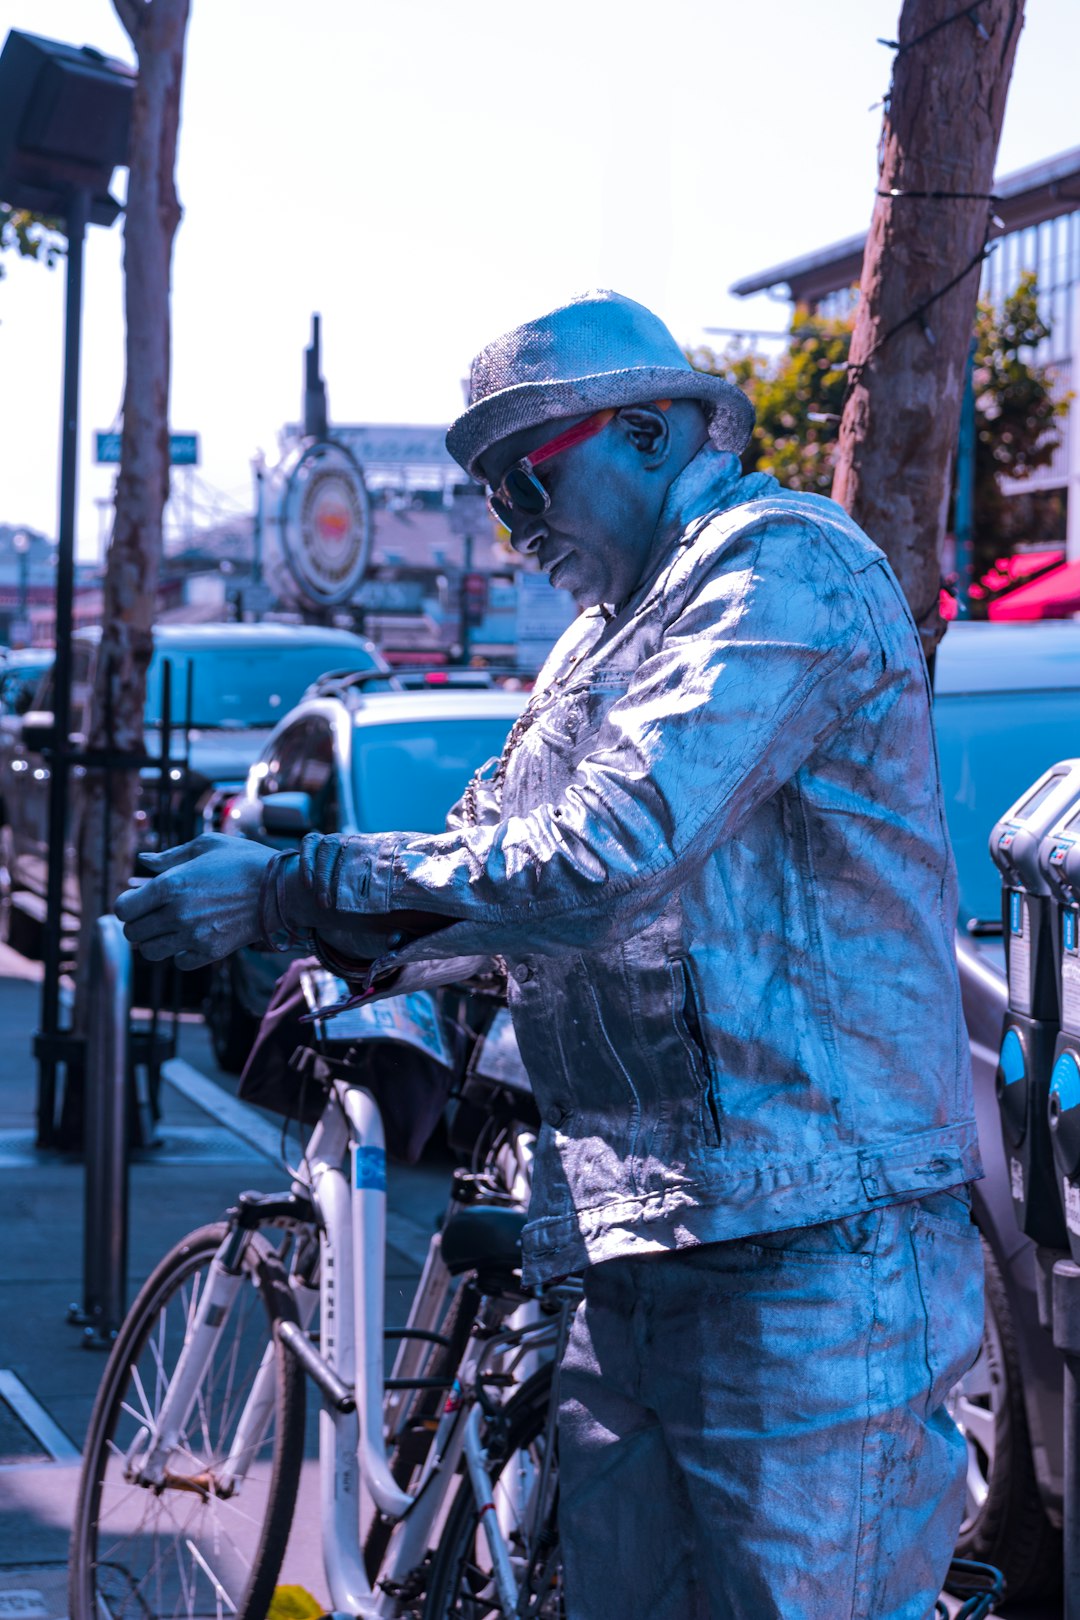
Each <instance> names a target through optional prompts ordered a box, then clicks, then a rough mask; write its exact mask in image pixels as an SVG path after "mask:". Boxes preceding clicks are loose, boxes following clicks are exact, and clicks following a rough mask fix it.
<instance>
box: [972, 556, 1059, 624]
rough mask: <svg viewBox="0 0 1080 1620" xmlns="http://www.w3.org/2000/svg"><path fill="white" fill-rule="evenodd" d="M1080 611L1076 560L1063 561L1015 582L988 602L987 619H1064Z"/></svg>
mask: <svg viewBox="0 0 1080 1620" xmlns="http://www.w3.org/2000/svg"><path fill="white" fill-rule="evenodd" d="M1072 613H1080V561H1077V562H1071V563H1063V564H1062V566H1061V567H1060V568H1054V569H1052V570H1051V571H1050V573H1049V574H1043V575H1042V576H1041V577H1040V578H1039V579H1033V580H1032V582H1031V584H1030V585H1018V586H1017V588H1016V590H1015V591H1009V592H1008V594H1007V595H1006V596H1003V597H1002V598H1001V599H1000V601H997V602H991V604H990V608H989V614H990V617H991V619H995V620H996V619H1067V618H1068V617H1069V615H1070V614H1072Z"/></svg>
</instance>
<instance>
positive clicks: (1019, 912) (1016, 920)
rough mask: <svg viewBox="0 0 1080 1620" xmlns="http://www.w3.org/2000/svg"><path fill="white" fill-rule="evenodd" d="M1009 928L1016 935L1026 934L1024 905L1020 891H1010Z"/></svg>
mask: <svg viewBox="0 0 1080 1620" xmlns="http://www.w3.org/2000/svg"><path fill="white" fill-rule="evenodd" d="M1009 928H1010V931H1011V932H1012V933H1014V934H1022V933H1023V932H1024V903H1023V900H1022V899H1021V896H1020V891H1019V889H1010V891H1009Z"/></svg>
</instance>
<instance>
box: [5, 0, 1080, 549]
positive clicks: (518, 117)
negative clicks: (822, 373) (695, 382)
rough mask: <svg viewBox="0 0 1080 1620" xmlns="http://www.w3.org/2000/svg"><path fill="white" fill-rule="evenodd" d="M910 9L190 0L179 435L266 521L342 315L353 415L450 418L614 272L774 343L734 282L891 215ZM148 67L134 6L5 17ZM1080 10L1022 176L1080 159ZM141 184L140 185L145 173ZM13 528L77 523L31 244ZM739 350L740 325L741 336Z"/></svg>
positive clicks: (1017, 143)
mask: <svg viewBox="0 0 1080 1620" xmlns="http://www.w3.org/2000/svg"><path fill="white" fill-rule="evenodd" d="M898 15H899V4H898V0H826V3H824V4H822V3H821V0H759V3H758V4H756V5H746V4H734V3H732V0H662V3H660V4H652V5H645V4H644V3H643V0H544V3H543V4H542V5H538V4H534V3H521V0H509V3H508V0H502V3H498V0H457V3H456V4H455V5H452V6H451V5H447V4H446V0H394V3H384V4H382V5H379V6H376V5H374V4H373V3H371V0H359V3H357V0H306V3H305V4H303V5H301V4H299V3H298V0H291V3H290V0H192V18H191V24H190V28H189V33H188V50H187V64H186V72H185V82H184V106H183V122H182V126H181V131H180V156H179V165H178V183H179V192H180V198H181V202H182V204H183V207H184V220H183V223H182V225H181V227H180V230H179V232H178V235H177V239H176V248H175V257H174V267H173V288H174V297H173V386H172V425H173V426H174V428H176V429H177V430H195V431H197V432H198V433H199V434H200V435H201V440H202V457H203V465H202V468H201V474H202V477H203V478H204V479H205V480H206V481H207V482H208V483H209V484H210V485H212V486H214V487H215V488H216V489H217V490H220V491H221V492H222V493H223V496H224V497H225V498H226V501H227V503H228V504H231V505H233V506H238V505H244V506H246V505H247V504H248V500H249V490H250V471H249V467H250V458H251V456H252V455H253V454H254V452H255V451H256V450H257V449H259V448H260V447H261V448H262V449H264V450H265V451H266V452H267V453H268V454H269V455H270V456H271V457H273V454H274V451H275V446H276V441H277V432H278V429H279V428H280V427H281V426H282V424H283V423H284V422H286V421H294V420H296V419H297V418H298V416H299V413H300V406H301V389H302V376H303V373H302V351H303V348H304V346H305V344H306V343H307V341H308V336H309V330H310V318H311V313H312V311H313V310H318V311H320V312H321V314H322V317H323V370H324V374H325V376H326V378H327V385H328V391H329V398H330V411H331V419H332V420H333V419H335V418H336V419H337V420H339V421H343V422H345V421H353V422H355V421H372V422H377V421H386V422H395V421H397V422H407V421H414V422H445V421H449V420H450V418H451V417H453V416H454V415H456V414H457V412H458V410H459V409H460V407H461V400H462V395H461V378H462V377H463V376H464V375H465V373H466V370H467V367H468V362H469V359H470V357H471V355H472V354H473V353H474V352H475V350H476V349H477V348H479V347H480V346H481V345H482V344H483V343H485V342H487V341H488V340H489V339H490V338H492V337H495V336H497V335H498V334H499V333H500V332H502V331H505V330H506V329H507V328H508V327H510V326H512V325H515V324H516V323H517V322H518V321H519V320H521V319H527V318H528V317H530V316H532V315H536V314H539V313H541V312H542V311H544V310H546V309H549V308H551V307H552V306H553V305H555V304H557V303H561V302H562V301H563V300H564V299H565V298H566V296H567V295H569V294H570V293H573V292H576V291H579V290H581V289H583V288H586V287H591V286H610V287H615V288H617V289H618V290H619V291H621V292H624V293H627V294H629V295H630V296H632V297H634V298H638V299H640V300H641V301H643V302H644V303H647V304H650V305H652V307H654V308H655V309H656V310H657V311H658V312H659V313H660V314H661V315H662V316H663V317H664V319H665V320H666V321H667V322H668V325H669V326H670V327H671V328H672V330H673V331H674V332H675V334H676V336H677V337H678V338H679V339H680V340H681V341H682V342H684V343H691V342H696V341H698V340H700V339H701V337H702V335H703V334H702V328H704V327H706V326H711V325H736V324H739V323H744V324H749V325H755V326H759V327H765V328H768V329H773V328H777V327H779V326H781V325H782V324H783V323H784V320H785V316H786V306H785V305H783V304H777V303H775V302H773V301H771V300H770V299H769V298H768V297H767V296H765V295H762V296H760V297H758V298H755V299H750V300H738V299H732V298H730V297H729V296H728V293H727V289H728V287H729V286H730V284H731V283H732V282H733V281H736V280H738V279H739V278H740V277H742V276H745V275H748V274H750V273H751V272H753V271H756V270H760V269H763V268H766V267H768V266H770V265H772V264H775V263H778V262H781V261H783V260H785V259H788V258H792V257H795V256H796V255H798V254H801V253H803V252H808V251H810V250H812V249H813V248H815V247H819V246H823V245H825V244H827V243H829V242H832V241H834V240H836V239H838V238H841V237H844V236H848V235H851V234H853V233H854V232H856V231H859V230H862V229H864V228H865V227H866V225H867V224H868V222H869V218H870V212H871V208H872V204H873V190H874V183H875V176H876V169H875V153H876V143H877V137H878V132H879V128H880V121H881V112H880V109H875V110H874V111H869V110H868V109H869V107H870V104H871V103H872V102H877V101H879V99H880V97H881V96H882V94H883V93H884V91H885V90H886V89H887V87H888V82H889V74H890V65H891V53H890V52H889V51H887V50H886V49H884V48H883V47H882V46H881V45H878V44H876V43H875V39H876V36H878V35H884V36H886V37H893V36H894V35H895V31H896V23H897V17H898ZM12 27H14V28H22V29H26V30H28V31H30V32H33V33H38V34H43V35H46V36H49V37H52V38H56V39H62V40H66V41H69V42H71V43H73V44H77V45H81V44H93V45H96V46H97V47H98V48H99V49H102V50H105V51H108V52H111V53H113V54H116V55H121V56H125V57H127V58H130V50H129V49H128V47H127V41H126V37H125V36H124V34H123V32H122V30H121V29H120V26H119V24H118V23H117V21H116V19H115V16H114V14H113V11H112V7H111V5H110V4H109V0H0V37H3V36H6V33H7V30H8V28H12ZM1078 47H1080V5H1077V3H1076V0H1028V3H1027V22H1026V26H1025V29H1024V33H1023V35H1022V37H1021V41H1020V46H1019V51H1018V55H1017V65H1016V70H1015V73H1014V76H1013V84H1012V89H1011V92H1010V99H1009V107H1008V112H1007V115H1006V119H1005V130H1004V134H1003V137H1002V143H1001V150H1000V156H999V164H998V168H999V172H1008V171H1009V170H1010V169H1016V168H1020V167H1023V166H1025V165H1027V164H1029V163H1034V162H1038V161H1039V160H1040V159H1042V158H1044V157H1049V156H1051V155H1053V154H1054V153H1056V152H1059V151H1061V150H1063V149H1065V148H1068V147H1071V146H1075V145H1080V104H1078V101H1077V95H1076V83H1075V78H1076V63H1077V61H1078V60H1080V50H1078ZM117 181H118V184H119V185H120V187H121V188H122V185H123V176H122V175H118V176H117ZM121 250H122V229H121V227H120V226H119V225H118V226H117V227H114V229H113V230H111V231H105V230H101V229H92V230H91V232H90V235H89V239H88V245H87V256H86V282H85V304H84V339H83V381H82V414H81V449H82V454H81V458H80V474H79V496H80V500H79V535H78V538H79V552H80V555H81V556H84V557H87V556H94V555H95V554H96V552H97V544H98V513H97V511H96V510H95V506H94V501H95V498H101V497H105V496H107V495H108V493H109V490H110V488H111V477H112V475H111V472H110V471H109V469H106V468H98V467H95V466H94V465H93V463H92V459H91V456H92V442H93V441H92V433H93V430H94V429H95V428H107V427H110V426H112V425H113V423H114V418H115V417H116V415H117V412H118V408H119V404H120V398H121V392H122V387H123V316H122V277H121ZM4 261H5V264H6V267H7V276H6V278H5V279H4V280H3V282H0V522H13V523H25V524H28V525H30V526H32V527H34V528H37V529H41V530H43V531H44V532H45V533H47V534H49V535H54V534H55V529H56V514H57V480H58V470H57V452H58V443H59V423H60V380H61V344H62V330H63V292H64V284H63V269H62V268H59V269H57V270H55V271H53V272H51V273H49V272H47V271H45V270H43V269H41V268H40V267H38V266H36V265H30V264H20V263H19V262H18V261H17V260H15V259H14V258H13V256H12V255H11V254H10V253H9V254H6V255H4ZM714 341H715V342H716V345H717V346H720V345H721V344H722V341H723V340H720V339H718V340H714Z"/></svg>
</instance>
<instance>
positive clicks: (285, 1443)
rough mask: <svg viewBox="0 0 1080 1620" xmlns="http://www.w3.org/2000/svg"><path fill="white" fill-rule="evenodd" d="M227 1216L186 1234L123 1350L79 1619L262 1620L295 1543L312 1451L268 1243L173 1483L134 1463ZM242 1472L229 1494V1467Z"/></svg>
mask: <svg viewBox="0 0 1080 1620" xmlns="http://www.w3.org/2000/svg"><path fill="white" fill-rule="evenodd" d="M226 1230H227V1229H226V1226H225V1224H224V1222H221V1223H218V1224H217V1225H214V1226H204V1227H201V1228H200V1229H199V1230H198V1231H197V1232H192V1233H191V1234H190V1236H188V1237H186V1238H184V1239H183V1240H182V1241H181V1242H180V1243H178V1244H177V1246H176V1248H175V1249H173V1250H172V1251H171V1252H170V1253H169V1254H167V1255H166V1256H165V1258H164V1259H163V1260H162V1261H161V1263H160V1264H159V1265H158V1267H157V1269H156V1270H155V1271H154V1272H153V1274H152V1275H151V1276H150V1278H149V1279H148V1280H147V1282H146V1283H145V1285H144V1286H143V1288H142V1289H141V1291H140V1293H139V1296H138V1298H137V1299H136V1301H135V1303H134V1305H133V1306H132V1308H131V1310H130V1311H129V1312H128V1315H127V1317H126V1319H125V1321H124V1324H123V1327H122V1328H121V1329H120V1333H119V1335H118V1337H117V1340H116V1344H115V1345H114V1347H113V1350H112V1353H111V1355H110V1356H109V1360H108V1363H107V1364H106V1367H105V1374H104V1377H103V1379H102V1383H101V1388H100V1389H99V1391H98V1397H97V1400H96V1402H95V1404H94V1410H93V1414H92V1416H91V1419H90V1428H89V1432H88V1434H87V1439H86V1448H85V1452H84V1455H83V1469H82V1477H81V1479H80V1483H79V1495H78V1500H77V1503H76V1509H75V1525H74V1530H73V1532H72V1541H71V1557H70V1573H69V1587H68V1595H69V1602H70V1612H71V1616H72V1620H161V1617H165V1616H169V1617H173V1620H178V1617H181V1616H183V1617H185V1620H194V1617H196V1616H211V1617H214V1620H225V1617H229V1620H232V1617H234V1616H235V1617H236V1620H262V1616H263V1615H264V1614H265V1612H266V1609H267V1606H268V1604H269V1602H270V1598H271V1596H272V1593H273V1590H274V1583H275V1581H276V1580H277V1574H278V1570H279V1569H280V1568H281V1560H282V1557H283V1555H284V1551H285V1543H286V1540H287V1539H288V1532H289V1525H290V1523H291V1521H292V1514H293V1507H294V1504H295V1501H296V1490H297V1485H298V1483H299V1478H300V1464H301V1461H302V1458H303V1449H304V1379H303V1373H302V1372H301V1370H300V1367H299V1365H298V1364H297V1362H296V1360H295V1359H294V1357H292V1356H291V1355H289V1353H288V1352H287V1351H286V1350H285V1349H284V1347H283V1346H282V1345H281V1344H280V1343H278V1342H277V1340H276V1338H275V1336H274V1324H275V1323H276V1322H279V1321H285V1320H288V1321H295V1320H296V1309H295V1306H294V1304H293V1299H292V1294H291V1291H290V1289H289V1285H288V1281H287V1279H286V1276H285V1272H284V1270H283V1268H282V1266H281V1264H280V1262H279V1261H278V1259H277V1257H276V1255H275V1254H274V1253H273V1251H272V1249H271V1248H270V1247H269V1245H268V1244H267V1243H265V1242H264V1241H263V1239H262V1238H260V1237H258V1236H255V1237H254V1238H253V1239H252V1240H251V1242H250V1243H249V1245H248V1248H247V1252H246V1254H245V1257H244V1262H243V1264H244V1272H245V1277H246V1280H247V1281H248V1282H249V1283H250V1284H251V1286H250V1287H244V1286H243V1285H242V1286H241V1288H240V1291H239V1293H238V1294H237V1296H236V1298H235V1300H234V1301H233V1304H232V1307H231V1309H230V1311H229V1313H228V1315H227V1317H226V1318H225V1320H224V1322H223V1323H222V1325H221V1339H220V1342H219V1344H218V1347H217V1350H216V1352H215V1355H214V1359H213V1361H212V1362H211V1364H210V1366H209V1367H208V1368H207V1372H206V1376H205V1378H204V1380H203V1384H202V1388H201V1389H200V1391H199V1394H198V1396H197V1398H196V1400H195V1403H194V1406H193V1408H192V1412H191V1415H190V1417H189V1418H188V1420H187V1422H186V1423H185V1424H184V1426H183V1429H182V1430H181V1432H180V1435H179V1437H178V1441H177V1446H176V1449H175V1451H174V1452H173V1453H172V1455H171V1458H170V1461H169V1467H168V1471H167V1478H168V1480H169V1483H167V1484H165V1485H163V1486H149V1487H148V1486H146V1485H142V1484H140V1483H139V1482H138V1480H137V1478H135V1477H134V1473H133V1470H132V1468H131V1459H133V1458H136V1457H137V1456H138V1454H139V1451H140V1447H141V1446H142V1444H143V1443H144V1440H145V1437H146V1436H147V1434H148V1432H149V1428H150V1426H151V1425H152V1424H153V1422H154V1420H155V1418H156V1415H157V1413H158V1412H159V1411H160V1409H161V1404H162V1400H163V1398H164V1395H165V1391H166V1389H167V1388H168V1383H169V1378H170V1376H171V1373H172V1369H173V1368H174V1367H175V1365H176V1360H177V1357H178V1355H179V1353H180V1349H181V1347H182V1345H183V1343H184V1338H185V1333H186V1332H187V1331H188V1329H189V1328H190V1324H191V1323H192V1321H193V1319H194V1316H195V1311H196V1309H197V1306H198V1302H199V1297H200V1294H201V1292H202V1290H203V1288H204V1287H205V1286H206V1279H207V1274H208V1271H209V1267H210V1262H211V1260H212V1259H213V1257H214V1255H215V1253H216V1252H217V1250H218V1249H219V1247H220V1246H221V1242H222V1240H223V1238H224V1237H225V1234H226ZM271 1343H273V1346H274V1349H273V1399H272V1403H270V1404H269V1405H268V1408H267V1411H266V1415H265V1421H264V1422H262V1423H261V1424H259V1425H258V1431H259V1432H258V1433H257V1434H255V1435H253V1436H252V1443H251V1445H250V1447H249V1450H248V1455H247V1456H245V1457H244V1458H242V1459H241V1458H240V1457H239V1456H238V1455H237V1454H236V1451H235V1447H234V1445H233V1443H232V1441H233V1436H234V1434H235V1431H236V1425H237V1422H238V1420H239V1417H240V1414H241V1413H242V1411H243V1409H244V1406H245V1403H246V1401H247V1398H248V1395H249V1392H250V1390H251V1387H252V1383H253V1381H254V1378H255V1375H256V1373H257V1371H258V1369H259V1365H260V1363H261V1361H262V1359H263V1356H264V1354H265V1353H266V1350H267V1347H268V1345H270V1344H271ZM227 1458H228V1459H229V1463H230V1468H231V1469H232V1470H233V1471H234V1472H235V1476H236V1477H235V1483H234V1484H233V1485H231V1486H230V1487H229V1488H228V1489H227V1490H224V1491H223V1492H220V1493H219V1492H218V1491H217V1490H216V1489H215V1474H216V1473H219V1472H220V1470H221V1468H222V1465H223V1464H224V1462H225V1460H226V1459H227Z"/></svg>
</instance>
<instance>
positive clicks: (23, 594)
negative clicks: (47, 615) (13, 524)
mask: <svg viewBox="0 0 1080 1620" xmlns="http://www.w3.org/2000/svg"><path fill="white" fill-rule="evenodd" d="M11 544H12V546H13V547H14V548H15V555H16V556H17V557H18V559H19V605H18V607H17V608H16V610H15V611H16V618H17V622H18V624H19V627H20V629H19V634H20V639H21V640H22V641H23V642H25V644H26V645H29V642H30V635H29V628H28V621H29V618H30V536H29V535H28V534H27V532H26V530H25V529H17V530H16V531H15V533H14V534H13V535H12V537H11ZM14 639H15V638H14V636H13V637H12V641H13V642H14Z"/></svg>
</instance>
